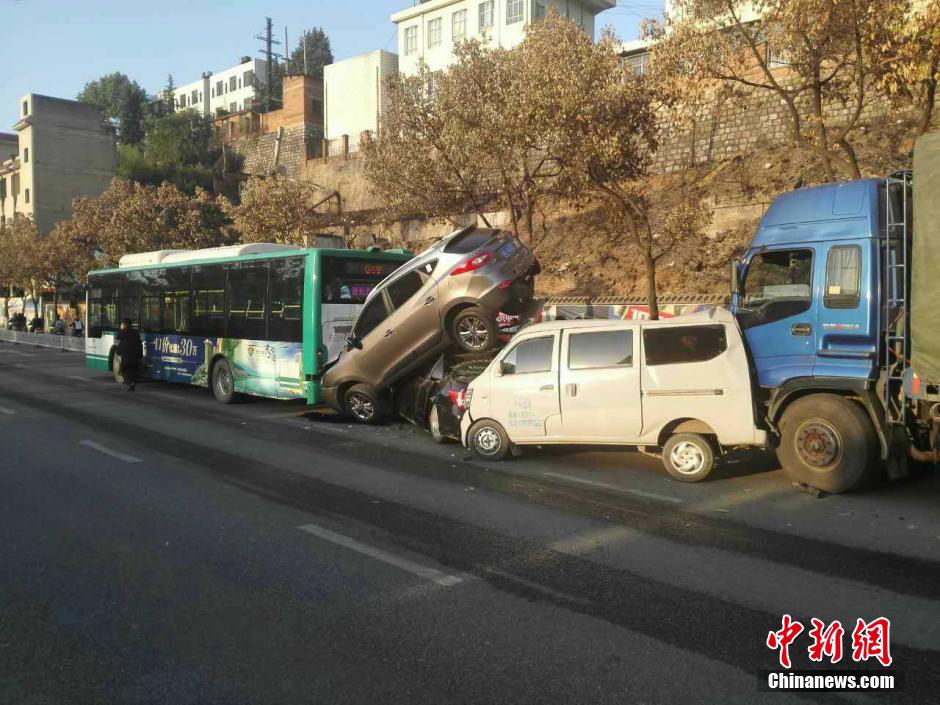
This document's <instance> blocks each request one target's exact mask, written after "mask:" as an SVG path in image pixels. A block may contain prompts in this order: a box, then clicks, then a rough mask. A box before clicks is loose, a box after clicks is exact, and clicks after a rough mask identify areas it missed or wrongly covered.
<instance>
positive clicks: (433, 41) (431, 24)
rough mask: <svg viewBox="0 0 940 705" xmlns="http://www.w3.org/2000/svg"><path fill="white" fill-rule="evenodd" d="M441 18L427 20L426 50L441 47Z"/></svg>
mask: <svg viewBox="0 0 940 705" xmlns="http://www.w3.org/2000/svg"><path fill="white" fill-rule="evenodd" d="M441 34H442V31H441V18H440V17H435V18H434V19H433V20H428V48H429V49H430V48H432V47H439V46H440V45H441Z"/></svg>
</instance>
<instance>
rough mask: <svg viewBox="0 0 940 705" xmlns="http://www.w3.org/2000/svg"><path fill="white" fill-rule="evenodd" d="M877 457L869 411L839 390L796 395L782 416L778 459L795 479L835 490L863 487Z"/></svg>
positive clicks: (818, 487)
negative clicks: (840, 394) (795, 398)
mask: <svg viewBox="0 0 940 705" xmlns="http://www.w3.org/2000/svg"><path fill="white" fill-rule="evenodd" d="M877 457H878V448H877V440H876V438H875V434H874V430H873V429H872V426H871V421H870V420H869V419H868V416H867V415H866V413H865V410H864V409H862V407H861V406H859V405H858V404H856V403H855V402H853V401H851V400H849V399H846V398H844V397H840V396H838V395H836V394H811V395H810V396H807V397H803V398H801V399H797V400H796V401H795V402H793V403H792V404H791V405H790V406H788V407H787V408H786V410H785V411H784V412H783V417H782V418H781V419H780V446H779V447H778V448H777V458H778V459H779V460H780V464H781V465H782V466H783V469H784V470H786V473H787V475H789V476H790V478H791V479H793V480H794V481H796V482H799V483H801V484H804V485H809V486H810V487H815V488H816V489H820V490H823V491H824V492H830V493H833V494H836V493H839V492H845V491H847V490H851V489H854V488H856V487H859V486H860V485H861V484H862V483H863V482H864V480H865V479H867V477H868V475H869V474H870V470H871V468H872V467H873V466H874V464H875V462H876V459H877Z"/></svg>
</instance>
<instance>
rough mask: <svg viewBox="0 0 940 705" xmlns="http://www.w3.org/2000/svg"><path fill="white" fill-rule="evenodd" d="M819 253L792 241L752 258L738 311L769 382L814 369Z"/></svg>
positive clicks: (775, 383)
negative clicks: (816, 272) (815, 295)
mask: <svg viewBox="0 0 940 705" xmlns="http://www.w3.org/2000/svg"><path fill="white" fill-rule="evenodd" d="M816 255H817V253H816V251H815V250H814V248H812V247H806V246H799V245H790V246H786V247H780V248H774V249H769V248H768V249H764V250H761V251H758V252H755V253H754V254H753V255H752V256H751V258H750V259H749V260H748V261H747V263H746V266H745V268H744V273H743V280H742V284H741V292H740V294H739V301H740V305H739V307H738V310H737V314H738V321H739V323H740V325H741V328H742V330H743V331H744V334H745V337H746V338H747V342H748V347H749V348H750V351H751V355H752V357H753V360H754V366H755V368H756V369H757V378H758V382H759V384H760V385H761V386H763V387H778V386H780V385H781V384H783V383H784V382H786V381H787V380H789V379H793V378H795V377H808V376H811V375H812V374H813V368H814V364H815V360H816V342H817V325H816V324H817V321H816V318H817V315H816V309H817V306H816V305H815V303H814V302H815V299H814V296H813V294H814V286H815V281H816V279H817V278H818V277H816V276H814V272H815V268H816Z"/></svg>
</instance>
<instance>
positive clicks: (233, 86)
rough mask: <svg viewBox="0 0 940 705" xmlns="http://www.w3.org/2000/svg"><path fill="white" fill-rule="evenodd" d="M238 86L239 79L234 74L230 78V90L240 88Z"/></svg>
mask: <svg viewBox="0 0 940 705" xmlns="http://www.w3.org/2000/svg"><path fill="white" fill-rule="evenodd" d="M236 86H238V79H237V78H236V77H235V76H232V77H231V78H230V79H229V80H228V89H229V90H230V91H235V90H238V88H237V87H236Z"/></svg>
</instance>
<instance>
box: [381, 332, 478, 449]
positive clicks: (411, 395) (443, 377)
mask: <svg viewBox="0 0 940 705" xmlns="http://www.w3.org/2000/svg"><path fill="white" fill-rule="evenodd" d="M496 352H497V351H496V350H491V351H489V352H485V353H475V354H473V353H471V354H465V355H453V354H451V355H441V357H439V358H438V360H437V362H436V363H434V365H433V366H432V367H431V368H430V369H428V370H426V371H424V372H422V373H421V374H418V375H415V376H414V377H411V378H410V379H408V380H407V381H406V382H404V383H402V384H401V385H400V386H398V387H397V388H396V390H395V406H396V411H397V412H398V414H399V415H400V416H402V417H403V418H405V419H407V420H408V421H410V422H411V423H413V424H416V425H418V426H421V427H422V428H426V429H428V431H430V432H431V437H432V438H433V439H434V440H435V441H436V442H437V443H443V442H444V441H446V440H447V439H453V440H457V439H458V438H459V437H460V417H461V416H462V415H463V412H464V392H465V391H466V389H467V385H469V384H470V382H472V381H473V379H474V378H475V377H477V375H479V374H480V373H481V372H483V370H485V369H486V366H487V365H488V364H489V363H490V360H492V359H493V357H494V356H495V355H496Z"/></svg>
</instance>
